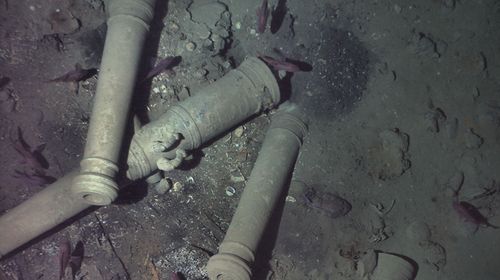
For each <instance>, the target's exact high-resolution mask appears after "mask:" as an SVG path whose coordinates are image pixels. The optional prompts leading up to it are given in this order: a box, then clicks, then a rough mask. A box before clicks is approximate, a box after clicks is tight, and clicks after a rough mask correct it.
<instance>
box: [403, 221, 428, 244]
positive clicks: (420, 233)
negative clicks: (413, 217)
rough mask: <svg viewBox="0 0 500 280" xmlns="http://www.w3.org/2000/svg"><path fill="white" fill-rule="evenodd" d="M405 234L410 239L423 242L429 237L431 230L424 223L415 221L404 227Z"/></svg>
mask: <svg viewBox="0 0 500 280" xmlns="http://www.w3.org/2000/svg"><path fill="white" fill-rule="evenodd" d="M406 235H407V236H408V238H409V239H410V240H413V241H415V242H417V243H423V242H426V241H428V240H429V239H430V238H431V230H430V229H429V226H428V225H427V224H426V223H424V222H420V221H415V222H413V223H411V224H410V225H409V226H408V227H407V228H406Z"/></svg>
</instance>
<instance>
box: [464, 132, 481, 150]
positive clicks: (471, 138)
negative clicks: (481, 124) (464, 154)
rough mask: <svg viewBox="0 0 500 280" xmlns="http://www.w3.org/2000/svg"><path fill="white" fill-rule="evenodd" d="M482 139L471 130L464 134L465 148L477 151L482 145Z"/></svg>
mask: <svg viewBox="0 0 500 280" xmlns="http://www.w3.org/2000/svg"><path fill="white" fill-rule="evenodd" d="M483 142H484V140H483V138H482V137H481V136H479V135H477V134H476V133H475V132H474V131H473V130H472V128H470V129H469V130H468V131H467V132H466V133H465V147H467V148H468V149H478V148H479V147H481V145H483Z"/></svg>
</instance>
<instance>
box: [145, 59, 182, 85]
mask: <svg viewBox="0 0 500 280" xmlns="http://www.w3.org/2000/svg"><path fill="white" fill-rule="evenodd" d="M181 61H182V58H181V57H180V56H168V57H165V58H162V59H160V61H159V62H158V63H156V65H155V67H153V68H152V69H151V70H149V72H148V73H147V74H146V76H145V77H144V78H143V79H142V80H141V83H143V82H145V81H147V80H149V79H151V78H153V77H155V76H156V75H158V74H160V73H161V72H163V71H167V70H169V69H172V68H173V67H175V66H177V65H179V63H180V62H181Z"/></svg>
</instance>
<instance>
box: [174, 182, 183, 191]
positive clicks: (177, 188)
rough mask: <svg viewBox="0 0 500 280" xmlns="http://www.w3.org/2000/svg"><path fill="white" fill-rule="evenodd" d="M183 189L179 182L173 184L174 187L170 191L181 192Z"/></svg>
mask: <svg viewBox="0 0 500 280" xmlns="http://www.w3.org/2000/svg"><path fill="white" fill-rule="evenodd" d="M183 188H184V184H182V183H181V182H175V183H174V186H173V188H172V191H174V192H181V191H182V189H183Z"/></svg>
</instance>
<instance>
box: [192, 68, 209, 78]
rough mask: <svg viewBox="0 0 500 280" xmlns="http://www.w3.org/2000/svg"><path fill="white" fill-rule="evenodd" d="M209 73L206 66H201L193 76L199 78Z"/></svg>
mask: <svg viewBox="0 0 500 280" xmlns="http://www.w3.org/2000/svg"><path fill="white" fill-rule="evenodd" d="M207 74H208V70H207V69H205V68H200V69H198V70H196V71H195V72H194V74H193V76H194V77H195V78H197V79H201V78H204V77H205V76H206V75H207Z"/></svg>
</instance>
